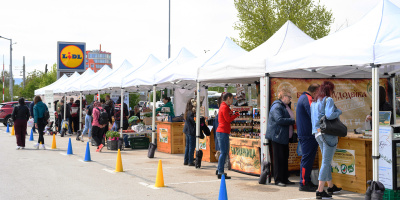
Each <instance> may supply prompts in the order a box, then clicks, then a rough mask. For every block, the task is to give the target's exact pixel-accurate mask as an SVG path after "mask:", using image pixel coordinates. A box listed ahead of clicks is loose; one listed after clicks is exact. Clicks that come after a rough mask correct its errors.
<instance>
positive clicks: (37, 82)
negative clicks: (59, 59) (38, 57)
mask: <svg viewBox="0 0 400 200" xmlns="http://www.w3.org/2000/svg"><path fill="white" fill-rule="evenodd" d="M56 80H57V64H54V65H53V67H52V69H51V70H50V71H49V72H48V73H46V74H45V73H43V72H42V71H39V70H34V71H33V72H30V73H28V76H27V78H26V80H25V88H23V89H22V88H18V87H17V88H14V92H17V93H15V94H16V95H17V96H20V97H24V98H25V99H33V97H35V90H37V89H39V88H42V87H45V86H48V85H50V84H52V83H54V82H55V81H56ZM16 89H17V91H15V90H16Z"/></svg>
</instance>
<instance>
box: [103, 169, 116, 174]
mask: <svg viewBox="0 0 400 200" xmlns="http://www.w3.org/2000/svg"><path fill="white" fill-rule="evenodd" d="M103 170H104V171H106V172H108V173H111V174H115V171H114V170H109V169H103Z"/></svg>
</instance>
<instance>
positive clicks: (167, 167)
mask: <svg viewBox="0 0 400 200" xmlns="http://www.w3.org/2000/svg"><path fill="white" fill-rule="evenodd" d="M180 168H187V167H163V169H180ZM142 169H158V168H157V167H148V168H134V169H129V170H142Z"/></svg>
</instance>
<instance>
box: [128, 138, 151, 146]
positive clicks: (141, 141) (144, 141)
mask: <svg viewBox="0 0 400 200" xmlns="http://www.w3.org/2000/svg"><path fill="white" fill-rule="evenodd" d="M129 144H130V145H131V148H132V149H148V148H149V144H150V140H149V138H148V137H129Z"/></svg>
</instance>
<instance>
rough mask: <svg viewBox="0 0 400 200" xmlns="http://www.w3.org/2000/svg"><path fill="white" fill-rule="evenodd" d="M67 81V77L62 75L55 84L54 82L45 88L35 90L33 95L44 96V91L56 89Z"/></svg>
mask: <svg viewBox="0 0 400 200" xmlns="http://www.w3.org/2000/svg"><path fill="white" fill-rule="evenodd" d="M67 79H68V76H67V75H65V74H64V75H63V76H61V78H59V79H58V80H57V81H56V82H54V83H52V84H50V85H48V86H46V87H42V88H39V89H37V90H35V95H44V93H45V91H46V90H53V88H56V87H57V86H58V85H60V84H62V83H63V82H65V81H66V80H67Z"/></svg>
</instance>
